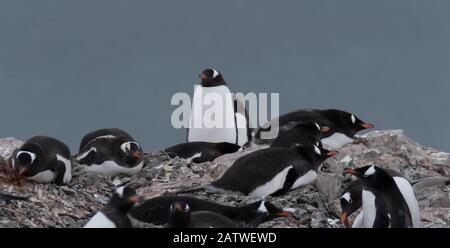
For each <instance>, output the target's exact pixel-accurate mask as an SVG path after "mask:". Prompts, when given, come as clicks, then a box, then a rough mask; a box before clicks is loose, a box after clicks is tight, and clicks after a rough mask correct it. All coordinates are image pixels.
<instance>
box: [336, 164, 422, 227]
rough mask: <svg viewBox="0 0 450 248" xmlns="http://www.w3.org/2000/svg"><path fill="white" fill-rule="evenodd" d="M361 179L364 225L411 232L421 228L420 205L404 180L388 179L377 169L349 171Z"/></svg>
mask: <svg viewBox="0 0 450 248" xmlns="http://www.w3.org/2000/svg"><path fill="white" fill-rule="evenodd" d="M344 172H345V173H347V174H352V175H355V176H356V177H358V178H359V179H361V180H362V182H363V187H362V207H363V210H362V211H363V216H362V223H363V225H364V227H372V228H386V227H392V228H412V227H418V226H420V223H419V222H418V221H420V210H419V203H418V201H417V199H416V197H415V194H414V190H413V188H412V186H411V184H410V183H409V182H408V181H407V180H406V179H404V178H403V177H396V176H394V177H393V176H391V175H389V173H388V172H386V170H384V169H382V168H380V167H378V166H374V165H369V166H364V167H361V168H358V169H352V168H346V169H345V170H344Z"/></svg>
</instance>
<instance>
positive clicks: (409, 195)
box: [393, 177, 420, 228]
mask: <svg viewBox="0 0 450 248" xmlns="http://www.w3.org/2000/svg"><path fill="white" fill-rule="evenodd" d="M393 179H394V181H395V184H396V185H397V188H398V189H399V190H400V193H402V196H403V199H405V201H406V204H407V205H408V208H409V212H410V213H411V219H412V222H413V227H415V228H419V227H420V208H419V203H418V202H417V198H416V195H415V193H414V190H413V188H412V186H411V184H410V183H409V182H408V180H406V179H405V178H403V177H393Z"/></svg>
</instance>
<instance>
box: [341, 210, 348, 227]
mask: <svg viewBox="0 0 450 248" xmlns="http://www.w3.org/2000/svg"><path fill="white" fill-rule="evenodd" d="M341 223H342V224H344V225H345V227H347V228H350V223H349V222H348V216H347V212H343V213H342V214H341Z"/></svg>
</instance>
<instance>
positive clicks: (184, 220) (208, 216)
mask: <svg viewBox="0 0 450 248" xmlns="http://www.w3.org/2000/svg"><path fill="white" fill-rule="evenodd" d="M167 227H169V228H237V227H238V225H237V224H236V223H234V222H233V221H232V220H230V219H228V218H227V217H225V216H223V215H220V214H217V213H214V212H208V211H198V212H191V209H190V207H189V205H188V204H187V203H186V202H182V201H178V202H174V203H172V204H171V205H170V213H169V223H168V224H167Z"/></svg>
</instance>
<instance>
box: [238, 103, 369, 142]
mask: <svg viewBox="0 0 450 248" xmlns="http://www.w3.org/2000/svg"><path fill="white" fill-rule="evenodd" d="M310 121H312V122H316V123H318V124H319V125H320V126H321V127H323V128H324V132H323V133H322V140H321V141H322V143H323V145H324V146H326V147H328V148H330V149H339V148H340V147H342V146H344V145H346V144H349V143H351V142H353V141H354V139H355V135H356V134H357V133H358V132H359V131H362V130H364V129H369V128H373V127H374V126H373V125H372V124H369V123H366V122H364V121H362V120H360V119H359V118H357V117H356V116H355V115H354V114H351V113H348V112H346V111H343V110H338V109H325V110H320V109H300V110H297V111H294V112H290V113H287V114H284V115H282V116H280V117H278V118H276V119H273V120H271V121H270V122H268V123H266V124H264V125H263V126H262V127H260V128H258V129H257V130H256V131H255V133H254V137H253V139H252V141H251V142H249V143H248V144H246V146H250V147H252V146H268V145H270V144H271V143H272V142H273V139H261V132H263V131H267V130H271V128H274V129H275V130H278V135H279V136H280V135H282V134H283V133H284V132H287V131H289V130H291V129H292V128H293V127H295V126H296V124H297V123H301V122H310ZM277 122H278V125H277V124H276V123H277ZM325 130H326V131H325Z"/></svg>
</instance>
